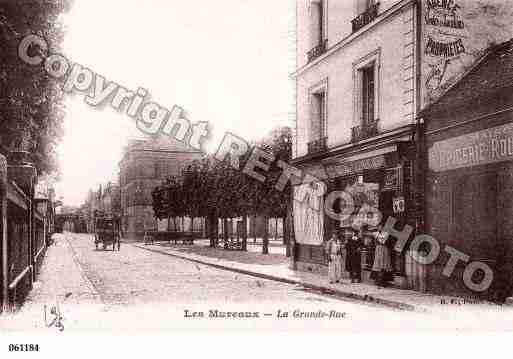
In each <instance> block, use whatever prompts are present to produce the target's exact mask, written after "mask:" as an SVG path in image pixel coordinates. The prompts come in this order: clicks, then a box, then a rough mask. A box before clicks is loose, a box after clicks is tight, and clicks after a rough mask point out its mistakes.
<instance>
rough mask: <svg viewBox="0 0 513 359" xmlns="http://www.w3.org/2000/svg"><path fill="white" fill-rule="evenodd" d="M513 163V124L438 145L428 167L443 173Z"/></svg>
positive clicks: (432, 151)
mask: <svg viewBox="0 0 513 359" xmlns="http://www.w3.org/2000/svg"><path fill="white" fill-rule="evenodd" d="M508 160H513V123H509V124H506V125H503V126H498V127H492V128H489V129H486V130H482V131H478V132H474V133H470V134H467V135H463V136H459V137H454V138H450V139H447V140H444V141H439V142H435V144H434V145H433V146H432V147H431V148H430V149H429V168H430V169H431V170H432V171H435V172H440V171H447V170H451V169H456V168H463V167H470V166H477V165H484V164H487V163H495V162H502V161H508Z"/></svg>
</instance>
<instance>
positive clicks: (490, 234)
mask: <svg viewBox="0 0 513 359" xmlns="http://www.w3.org/2000/svg"><path fill="white" fill-rule="evenodd" d="M453 196H454V197H453V209H454V212H453V227H452V228H453V231H452V237H453V238H454V239H455V243H454V244H455V245H456V246H457V248H458V249H460V250H461V251H462V252H464V253H465V254H467V255H469V256H470V257H471V260H484V261H486V262H488V261H490V260H492V261H493V260H494V258H495V256H496V238H497V174H496V172H495V171H493V172H481V173H473V174H470V175H468V174H467V175H465V176H461V177H459V178H457V180H456V181H455V183H454V187H453Z"/></svg>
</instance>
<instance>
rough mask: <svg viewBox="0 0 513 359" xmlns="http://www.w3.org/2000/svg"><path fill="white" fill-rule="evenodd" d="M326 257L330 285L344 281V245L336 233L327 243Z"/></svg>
mask: <svg viewBox="0 0 513 359" xmlns="http://www.w3.org/2000/svg"><path fill="white" fill-rule="evenodd" d="M326 257H327V260H328V281H329V282H330V284H333V283H339V282H340V281H341V280H342V243H341V242H340V239H339V238H338V236H337V234H336V233H333V234H332V235H331V238H330V240H329V241H328V242H326Z"/></svg>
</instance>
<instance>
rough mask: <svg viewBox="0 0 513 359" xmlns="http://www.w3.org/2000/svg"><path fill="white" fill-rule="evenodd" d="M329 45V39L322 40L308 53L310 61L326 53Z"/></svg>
mask: <svg viewBox="0 0 513 359" xmlns="http://www.w3.org/2000/svg"><path fill="white" fill-rule="evenodd" d="M327 47H328V39H324V40H322V41H321V42H320V43H319V44H318V45H317V46H315V47H314V48H313V49H311V50H310V51H308V52H307V53H306V57H307V58H308V62H310V61H313V60H315V59H316V58H318V57H319V56H321V55H322V54H324V53H325V52H326V50H327Z"/></svg>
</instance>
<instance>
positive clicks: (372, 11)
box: [351, 2, 379, 32]
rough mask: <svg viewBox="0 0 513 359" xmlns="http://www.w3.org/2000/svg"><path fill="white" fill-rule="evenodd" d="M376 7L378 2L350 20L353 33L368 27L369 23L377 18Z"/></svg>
mask: <svg viewBox="0 0 513 359" xmlns="http://www.w3.org/2000/svg"><path fill="white" fill-rule="evenodd" d="M378 7H379V2H378V3H375V4H374V5H371V6H369V8H368V9H367V10H365V11H364V12H362V13H361V14H359V15H358V16H357V17H355V18H354V19H353V20H351V24H352V25H353V32H356V31H358V30H360V29H361V28H362V27H364V26H365V25H368V24H370V23H371V22H373V21H374V19H375V18H377V17H378Z"/></svg>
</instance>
